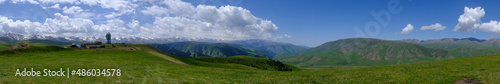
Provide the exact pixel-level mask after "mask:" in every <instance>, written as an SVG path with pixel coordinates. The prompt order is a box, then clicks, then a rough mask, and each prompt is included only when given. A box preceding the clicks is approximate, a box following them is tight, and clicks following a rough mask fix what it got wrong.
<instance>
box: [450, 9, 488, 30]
mask: <svg viewBox="0 0 500 84" xmlns="http://www.w3.org/2000/svg"><path fill="white" fill-rule="evenodd" d="M484 14H485V12H484V9H483V8H481V7H476V8H469V7H465V8H464V14H462V15H460V18H458V24H457V25H456V26H455V29H453V31H465V32H468V31H472V30H474V29H475V28H477V27H479V25H480V24H478V23H479V22H481V18H482V17H484Z"/></svg>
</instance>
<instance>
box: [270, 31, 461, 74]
mask: <svg viewBox="0 0 500 84" xmlns="http://www.w3.org/2000/svg"><path fill="white" fill-rule="evenodd" d="M449 58H453V57H451V56H450V55H449V54H448V52H447V51H444V50H439V49H429V48H425V47H423V46H420V45H417V44H412V43H405V42H397V41H385V40H379V39H368V38H353V39H341V40H337V41H332V42H327V43H325V44H323V45H320V46H318V47H315V48H311V49H308V50H306V51H303V52H300V53H297V54H285V55H279V56H277V57H276V58H275V59H277V60H280V61H282V62H284V63H288V64H292V65H297V66H301V67H342V66H379V65H392V64H403V63H413V62H422V61H432V60H440V59H449Z"/></svg>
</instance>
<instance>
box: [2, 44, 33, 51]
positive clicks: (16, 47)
mask: <svg viewBox="0 0 500 84" xmlns="http://www.w3.org/2000/svg"><path fill="white" fill-rule="evenodd" d="M28 47H30V46H29V45H26V44H21V45H15V46H12V47H10V48H7V49H5V50H14V49H26V48H28Z"/></svg>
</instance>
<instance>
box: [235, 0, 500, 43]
mask: <svg viewBox="0 0 500 84" xmlns="http://www.w3.org/2000/svg"><path fill="white" fill-rule="evenodd" d="M399 1H400V3H401V4H400V6H402V7H403V8H404V9H403V11H402V12H401V13H399V14H393V15H391V16H392V19H391V22H390V23H389V24H388V26H387V27H382V28H381V29H380V33H379V34H376V35H372V36H366V37H367V38H379V39H386V40H398V39H410V38H414V39H422V40H427V39H439V38H468V37H475V38H481V39H490V38H491V37H492V36H493V37H494V38H498V37H499V36H498V34H495V33H492V32H483V31H476V32H475V33H474V32H461V31H453V29H454V27H455V25H457V24H458V18H459V16H460V15H462V14H463V13H464V7H482V8H484V10H485V11H486V14H485V16H484V17H483V18H482V19H481V20H482V22H489V21H490V20H500V16H498V15H500V12H499V11H497V10H499V9H498V8H500V6H499V5H496V4H495V3H499V1H494V0H453V1H449V0H399ZM388 3H389V0H320V1H311V0H308V1H304V0H288V1H276V0H247V1H244V2H242V3H241V4H239V6H242V7H244V8H247V9H249V10H252V14H254V15H256V16H259V17H261V18H267V19H270V20H272V21H273V23H275V24H276V25H278V26H279V28H280V29H279V31H278V33H287V34H290V35H292V38H289V39H282V41H285V42H290V43H295V44H302V45H308V46H317V45H320V44H322V43H324V42H327V41H334V40H338V39H344V38H354V37H356V33H357V32H356V31H355V30H354V27H356V26H358V27H359V29H361V30H362V31H364V26H365V24H366V23H367V22H370V21H376V19H375V18H374V17H373V16H371V14H370V11H372V10H373V11H380V10H388V9H387V4H388ZM435 23H440V24H442V25H443V26H446V27H447V28H446V29H444V30H441V31H434V30H425V31H422V30H419V28H420V27H421V26H428V25H432V24H435ZM407 24H412V25H413V26H415V30H414V31H412V32H411V33H409V34H397V33H399V32H401V30H402V29H403V28H404V27H406V26H407ZM364 32H366V31H364Z"/></svg>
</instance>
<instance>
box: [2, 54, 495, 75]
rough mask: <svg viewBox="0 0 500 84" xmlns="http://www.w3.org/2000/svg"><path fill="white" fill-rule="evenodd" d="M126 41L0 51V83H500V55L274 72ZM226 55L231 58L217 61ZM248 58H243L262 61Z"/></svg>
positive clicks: (256, 60) (231, 61)
mask: <svg viewBox="0 0 500 84" xmlns="http://www.w3.org/2000/svg"><path fill="white" fill-rule="evenodd" d="M130 46H133V47H139V48H140V49H139V50H124V49H61V50H53V51H23V52H21V53H14V54H2V55H0V83H453V82H454V81H455V80H459V79H463V78H472V79H480V80H484V81H486V82H487V83H500V55H487V56H476V57H464V58H454V59H447V60H439V61H431V62H419V63H412V64H401V65H392V66H377V67H348V68H331V69H314V70H306V69H303V70H298V71H272V70H263V69H259V68H256V67H252V66H248V65H245V64H244V63H235V62H234V60H229V61H217V62H214V61H210V60H214V59H209V58H179V57H176V56H171V55H169V54H164V53H162V52H160V51H159V50H157V49H154V48H153V47H151V46H148V45H138V44H137V45H134V44H131V45H130ZM234 58H241V57H238V56H237V57H234ZM203 59H205V60H203ZM228 59H233V58H225V59H216V60H228ZM249 59H250V60H246V61H250V62H262V61H263V59H260V58H259V59H254V58H249ZM207 60H208V61H207ZM243 61H245V60H243ZM250 64H257V65H259V63H250ZM259 66H267V65H259ZM24 68H34V69H35V70H42V69H52V70H58V69H59V68H63V69H66V68H69V69H121V71H122V75H121V76H112V77H107V76H99V77H92V76H90V77H89V76H70V77H69V78H67V77H44V76H40V77H20V76H15V72H16V69H24Z"/></svg>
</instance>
